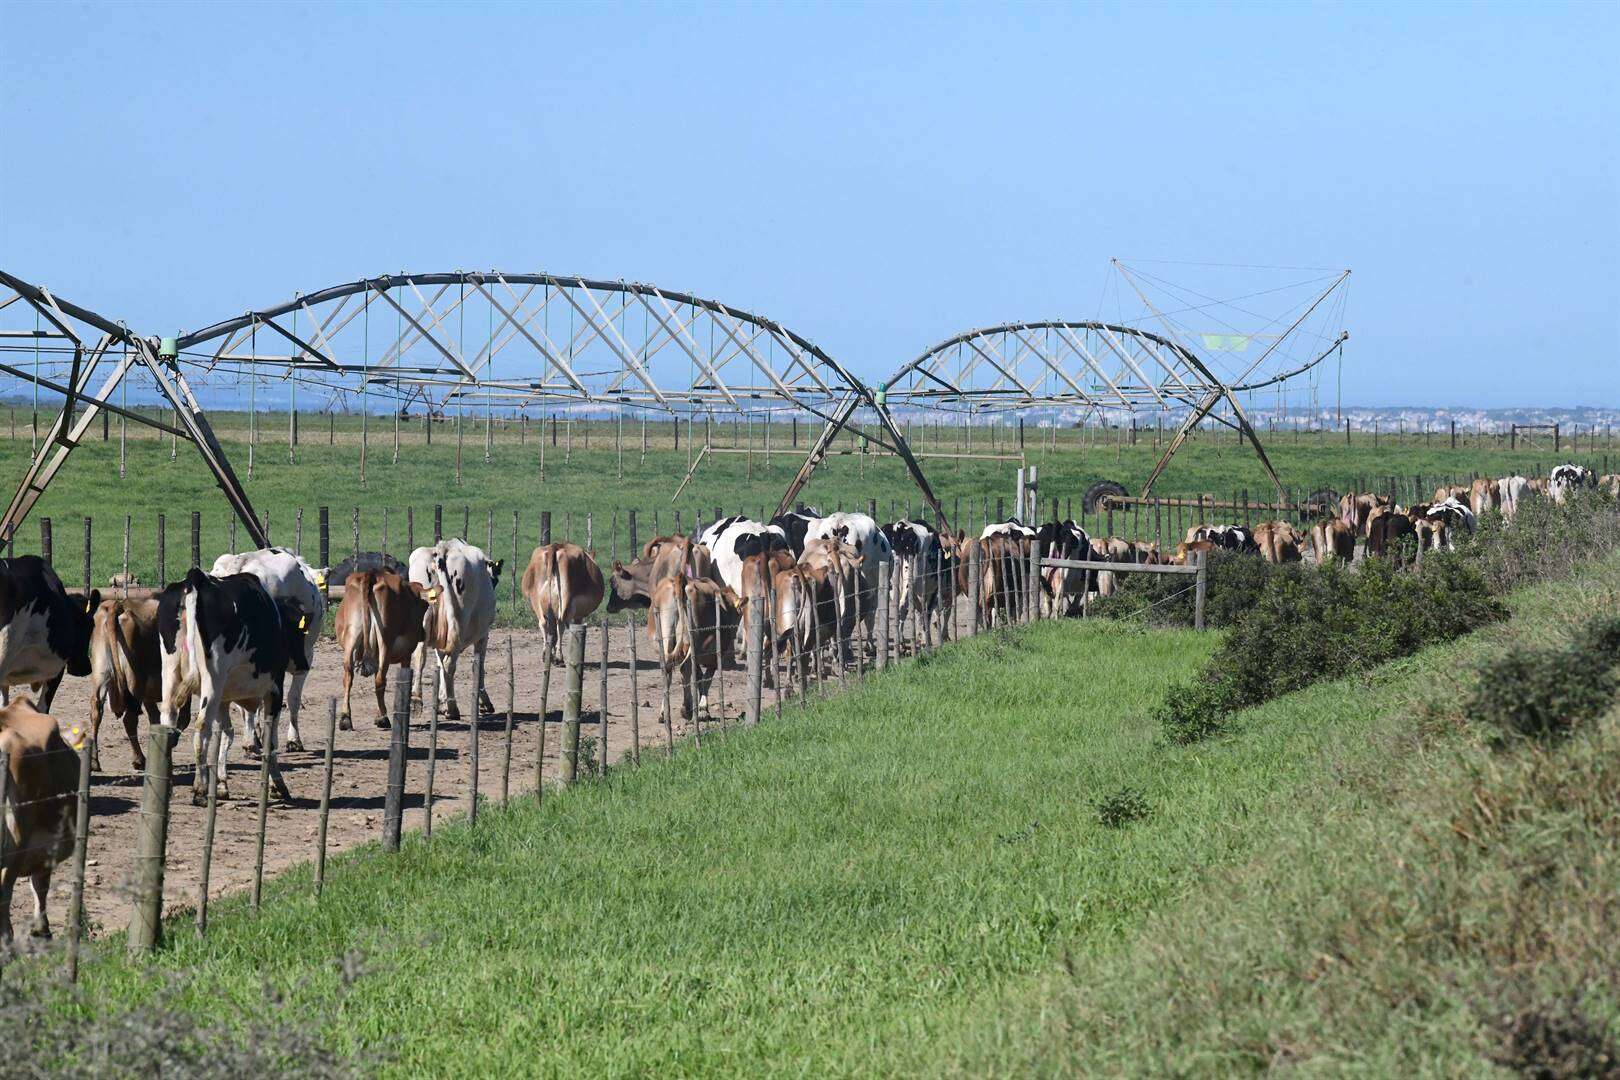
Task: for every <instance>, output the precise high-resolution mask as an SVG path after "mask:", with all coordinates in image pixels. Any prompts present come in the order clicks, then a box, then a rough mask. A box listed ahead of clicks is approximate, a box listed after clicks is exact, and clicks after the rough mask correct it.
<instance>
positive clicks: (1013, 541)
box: [955, 532, 1023, 626]
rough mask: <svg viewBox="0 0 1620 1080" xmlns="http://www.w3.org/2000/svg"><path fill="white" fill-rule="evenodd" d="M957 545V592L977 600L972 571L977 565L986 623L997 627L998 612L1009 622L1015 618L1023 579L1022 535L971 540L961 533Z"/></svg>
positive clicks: (981, 613)
mask: <svg viewBox="0 0 1620 1080" xmlns="http://www.w3.org/2000/svg"><path fill="white" fill-rule="evenodd" d="M955 548H956V589H957V592H958V593H960V594H961V595H963V596H966V597H968V598H969V599H970V600H971V599H973V591H972V574H973V568H974V567H975V566H977V567H978V573H979V595H978V599H977V603H978V605H979V612H980V617H981V618H982V619H983V620H984V625H985V626H994V625H995V623H996V613H997V612H998V611H999V612H1001V614H1002V621H1003V622H1006V621H1007V620H1008V619H1009V618H1010V617H1011V614H1010V610H1009V609H1010V608H1011V605H1012V597H1013V591H1014V589H1015V588H1016V583H1017V581H1018V578H1019V571H1018V565H1019V561H1020V560H1021V558H1022V557H1023V548H1022V545H1021V543H1020V540H1019V538H1016V537H1014V536H1011V535H1002V536H992V537H990V538H989V539H983V538H980V539H973V540H970V539H967V538H966V537H965V536H964V535H963V534H962V533H960V532H959V533H957V538H956V545H955Z"/></svg>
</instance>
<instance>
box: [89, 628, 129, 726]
mask: <svg viewBox="0 0 1620 1080" xmlns="http://www.w3.org/2000/svg"><path fill="white" fill-rule="evenodd" d="M111 622H112V631H113V632H112V635H111V637H112V640H111V641H110V642H109V641H104V642H103V643H102V647H101V648H100V649H98V650H97V651H96V654H95V655H92V656H91V657H90V666H91V668H92V673H93V675H94V678H93V679H92V680H91V685H92V686H94V687H95V688H96V693H98V694H100V693H102V692H105V693H106V695H107V704H108V705H109V706H111V708H112V710H113V713H114V715H117V716H122V715H123V714H124V710H125V708H126V707H127V706H128V705H129V703H128V702H126V701H125V700H124V690H125V689H126V688H127V687H131V686H134V685H135V616H134V615H132V614H130V613H129V612H128V611H126V610H124V608H123V607H119V608H118V609H117V613H116V614H115V615H114V617H113V618H112V620H111ZM103 665H106V667H105V669H103ZM103 670H105V672H106V674H102V671H103Z"/></svg>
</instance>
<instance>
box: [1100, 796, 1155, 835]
mask: <svg viewBox="0 0 1620 1080" xmlns="http://www.w3.org/2000/svg"><path fill="white" fill-rule="evenodd" d="M1147 816H1148V801H1147V798H1146V797H1145V796H1143V794H1142V793H1141V792H1140V791H1137V790H1136V789H1135V788H1131V787H1123V788H1120V789H1119V790H1118V791H1116V792H1114V793H1113V794H1111V795H1104V796H1103V797H1102V798H1100V799H1098V800H1097V820H1098V821H1099V822H1101V823H1102V825H1103V827H1104V828H1108V829H1123V828H1124V827H1125V826H1127V825H1129V824H1131V823H1132V822H1133V821H1141V820H1142V819H1143V818H1145V817H1147Z"/></svg>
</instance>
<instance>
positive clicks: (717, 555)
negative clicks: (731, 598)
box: [692, 515, 804, 596]
mask: <svg viewBox="0 0 1620 1080" xmlns="http://www.w3.org/2000/svg"><path fill="white" fill-rule="evenodd" d="M692 539H693V541H694V542H695V543H697V545H698V546H699V547H703V548H706V549H708V552H709V556H710V558H712V559H713V560H714V569H715V572H716V573H718V574H719V575H720V581H721V582H722V583H723V584H724V585H725V587H726V588H728V589H730V590H731V591H732V592H733V593H736V594H737V595H738V596H741V595H743V579H742V570H743V560H744V559H746V558H748V557H749V556H750V555H758V554H762V553H765V552H768V551H770V550H771V549H772V548H778V547H780V548H783V549H786V550H791V549H790V548H789V546H788V539H787V533H786V532H785V531H783V529H782V528H781V527H780V526H777V525H762V524H760V523H759V522H757V521H755V520H753V519H752V518H746V517H742V516H741V515H738V516H737V517H728V518H723V519H721V520H720V521H717V522H715V523H714V524H713V525H709V526H706V527H705V528H702V529H700V530H698V532H697V535H695V536H693V537H692ZM799 550H800V551H803V550H804V545H803V544H802V543H801V544H800V545H799ZM795 558H797V556H795Z"/></svg>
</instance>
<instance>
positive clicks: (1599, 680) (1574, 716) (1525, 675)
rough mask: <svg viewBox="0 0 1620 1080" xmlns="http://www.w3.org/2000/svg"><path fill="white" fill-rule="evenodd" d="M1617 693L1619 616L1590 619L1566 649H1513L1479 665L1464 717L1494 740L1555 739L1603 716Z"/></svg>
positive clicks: (1619, 661) (1619, 651) (1619, 654)
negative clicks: (1489, 731) (1492, 732)
mask: <svg viewBox="0 0 1620 1080" xmlns="http://www.w3.org/2000/svg"><path fill="white" fill-rule="evenodd" d="M1617 689H1620V616H1616V615H1603V616H1598V617H1596V618H1593V619H1590V620H1588V621H1587V623H1586V624H1585V625H1584V626H1582V627H1581V628H1580V630H1579V631H1577V632H1576V634H1575V635H1574V637H1573V638H1572V640H1571V641H1570V642H1569V643H1568V644H1567V645H1564V646H1561V647H1553V648H1528V647H1524V648H1516V649H1511V650H1509V651H1508V652H1507V653H1506V654H1505V655H1503V656H1501V657H1498V658H1496V659H1493V660H1492V661H1490V662H1489V663H1487V664H1485V665H1483V666H1482V667H1481V668H1480V669H1479V671H1478V675H1477V678H1476V680H1475V684H1474V689H1473V692H1472V693H1471V694H1470V696H1469V699H1468V703H1467V706H1466V708H1467V714H1468V715H1469V716H1470V717H1472V718H1474V719H1475V720H1476V721H1478V722H1479V723H1482V724H1485V725H1487V726H1488V727H1490V728H1492V729H1494V730H1495V731H1496V733H1497V738H1498V739H1499V740H1501V741H1504V742H1507V741H1512V740H1516V739H1540V740H1544V741H1555V740H1558V739H1562V738H1564V737H1565V736H1567V735H1569V734H1570V733H1571V732H1572V731H1574V730H1575V729H1576V728H1577V727H1579V726H1580V725H1582V724H1584V723H1586V722H1587V721H1589V720H1593V719H1596V718H1597V717H1598V716H1601V715H1602V714H1603V713H1604V712H1605V711H1606V710H1607V709H1608V708H1609V706H1610V705H1611V704H1613V703H1614V699H1615V693H1616V691H1617Z"/></svg>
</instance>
